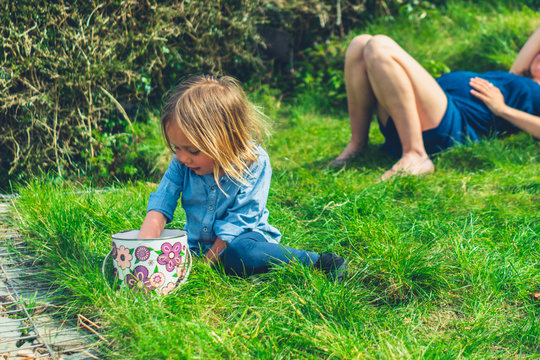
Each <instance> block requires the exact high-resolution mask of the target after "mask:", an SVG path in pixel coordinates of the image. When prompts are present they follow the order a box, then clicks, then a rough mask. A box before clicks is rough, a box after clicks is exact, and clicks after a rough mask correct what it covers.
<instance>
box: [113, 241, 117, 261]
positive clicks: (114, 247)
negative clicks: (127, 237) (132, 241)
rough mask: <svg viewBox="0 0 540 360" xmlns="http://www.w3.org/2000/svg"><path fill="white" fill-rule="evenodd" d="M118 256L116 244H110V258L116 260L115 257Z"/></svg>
mask: <svg viewBox="0 0 540 360" xmlns="http://www.w3.org/2000/svg"><path fill="white" fill-rule="evenodd" d="M117 256H118V249H117V248H116V244H115V243H114V241H113V242H112V258H113V259H114V260H116V257H117Z"/></svg>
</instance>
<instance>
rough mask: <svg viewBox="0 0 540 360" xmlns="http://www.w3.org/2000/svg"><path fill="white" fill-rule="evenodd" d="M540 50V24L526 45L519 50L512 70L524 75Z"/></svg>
mask: <svg viewBox="0 0 540 360" xmlns="http://www.w3.org/2000/svg"><path fill="white" fill-rule="evenodd" d="M538 52H540V26H539V27H538V28H536V30H535V32H534V33H533V34H532V35H531V36H530V37H529V39H528V40H527V42H526V43H525V45H523V47H522V48H521V50H520V51H519V54H518V56H517V57H516V60H515V61H514V63H513V64H512V67H511V68H510V72H511V73H513V74H517V75H523V73H525V72H527V71H528V70H529V68H530V66H531V62H532V60H533V59H534V57H535V56H536V54H538Z"/></svg>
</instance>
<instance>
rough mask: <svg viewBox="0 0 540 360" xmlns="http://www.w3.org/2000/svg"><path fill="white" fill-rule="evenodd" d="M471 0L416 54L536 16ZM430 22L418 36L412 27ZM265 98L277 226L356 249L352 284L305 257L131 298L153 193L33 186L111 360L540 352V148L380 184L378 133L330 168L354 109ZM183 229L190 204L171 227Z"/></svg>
mask: <svg viewBox="0 0 540 360" xmlns="http://www.w3.org/2000/svg"><path fill="white" fill-rule="evenodd" d="M457 6H458V5H455V6H454V8H450V9H449V11H456V14H452V13H449V14H444V16H443V15H440V18H445V17H446V18H448V19H453V21H454V22H455V23H456V24H460V26H456V25H452V26H450V27H448V28H442V29H439V30H438V31H439V32H438V33H436V34H434V33H433V32H434V31H435V29H434V28H431V27H430V24H428V23H425V22H424V23H421V24H420V25H418V24H412V25H409V29H410V30H411V31H410V39H409V41H410V43H411V44H412V45H411V46H412V47H414V48H417V49H422V47H425V48H430V45H431V46H432V47H433V48H436V47H441V48H444V47H448V46H449V45H448V44H452V43H455V44H457V45H456V46H457V47H458V48H459V47H460V46H461V45H460V44H463V43H464V42H465V41H467V40H466V39H464V38H463V36H464V34H468V36H469V40H471V39H479V38H482V36H483V35H482V31H480V30H479V28H478V26H480V25H479V24H480V23H479V22H476V20H475V19H476V18H479V19H480V21H481V23H482V24H483V25H482V27H484V28H485V29H492V30H493V29H496V28H497V27H498V26H499V25H500V24H503V23H505V24H509V23H511V22H512V21H516V22H519V23H520V24H521V25H519V26H518V25H516V29H518V28H520V29H521V28H522V26H524V21H523V20H522V19H523V18H528V19H529V20H532V18H533V16H532V15H531V12H530V11H529V10H527V9H525V10H524V11H523V12H517V13H509V12H508V11H503V10H501V11H500V12H498V13H500V15H497V16H495V17H490V16H484V13H483V12H481V11H480V10H478V9H477V10H478V11H476V12H474V11H473V10H474V9H475V7H474V5H471V4H468V5H467V6H468V7H467V9H468V10H467V14H463V13H460V12H457V10H455V9H456V7H457ZM460 6H462V7H465V5H460ZM452 9H454V10H452ZM499 10H500V9H499ZM473 13H474V15H473ZM458 20H460V21H462V22H458ZM475 22H476V23H475ZM405 23H406V22H403V23H401V22H399V23H396V25H395V26H396V29H399V30H400V31H402V30H403V29H404V28H406V25H405ZM473 23H475V24H476V25H475V24H473ZM373 26H375V25H373ZM378 26H386V25H378ZM424 26H425V27H426V28H425V30H422V31H421V30H418V31H420V32H419V34H423V35H421V36H425V39H423V38H420V37H418V38H417V39H416V40H415V41H414V42H413V40H412V39H413V38H414V37H415V36H418V35H415V34H417V33H416V30H415V29H413V27H418V28H419V29H422V28H423V27H424ZM460 27H462V28H463V31H462V32H460V31H459V29H460ZM392 29H394V28H392V27H389V29H388V31H386V33H389V34H390V35H392V33H391V31H397V30H395V29H394V30H392ZM413 30H414V31H413ZM490 31H491V30H490ZM516 31H517V30H516ZM402 36H403V37H404V36H405V35H402ZM471 41H472V40H471ZM441 44H442V45H441ZM415 45H416V46H415ZM416 51H422V50H416ZM448 51H449V52H451V51H452V49H449V50H448ZM473 58H474V57H469V59H473ZM256 99H257V100H258V101H259V102H260V103H261V104H262V105H264V106H265V108H266V109H268V110H269V112H270V115H271V117H272V118H274V119H276V124H275V128H274V135H273V137H272V138H270V139H269V140H268V141H267V142H266V144H265V147H266V149H267V150H268V152H269V154H270V157H271V160H272V165H273V170H274V174H273V183H272V188H271V191H270V197H269V204H268V207H269V210H270V214H271V215H270V220H271V222H272V223H273V224H274V225H275V226H276V227H278V228H279V229H280V230H281V231H282V232H283V240H282V243H283V244H285V245H290V246H294V247H298V248H304V249H309V250H314V251H321V252H322V251H334V252H337V253H339V254H342V255H344V256H346V257H347V258H348V259H349V260H350V262H351V266H350V274H349V277H348V279H347V280H346V282H345V283H344V284H334V283H332V282H330V281H328V280H327V279H326V278H325V276H324V275H323V274H321V273H320V272H318V271H314V270H311V269H308V268H305V267H302V266H299V265H297V264H293V265H291V266H288V267H282V268H276V269H275V270H274V271H272V272H270V273H268V274H264V275H261V276H258V277H255V278H249V279H240V278H236V277H230V276H226V275H224V274H222V273H221V272H219V271H214V270H212V269H209V268H208V267H207V266H205V265H204V264H202V263H201V262H198V261H197V262H195V264H194V268H193V270H192V273H191V275H190V278H189V281H188V282H187V283H186V284H185V285H184V286H183V287H182V288H181V290H180V291H179V292H177V293H176V294H174V295H171V296H167V297H163V298H144V297H142V296H139V295H136V294H131V293H129V292H125V291H115V290H114V289H113V288H112V287H111V285H110V284H109V282H108V281H107V280H106V279H104V278H103V276H102V274H101V262H102V260H103V258H104V256H105V255H106V253H107V251H108V250H109V247H110V242H111V238H110V237H111V234H113V233H115V232H118V231H123V230H127V229H134V228H138V227H139V226H140V224H141V222H142V219H143V217H144V215H145V207H146V201H147V198H148V195H149V194H150V192H151V191H152V190H153V189H154V186H153V185H150V184H147V183H143V182H140V183H133V184H117V185H115V186H116V187H115V188H109V189H108V191H102V192H101V191H100V192H97V191H95V190H96V189H94V188H92V187H90V186H88V185H84V184H73V183H65V182H61V181H59V180H58V179H56V180H48V179H43V180H35V181H32V182H29V183H27V184H23V185H19V187H18V188H17V191H18V192H19V194H20V195H21V197H20V198H19V199H18V200H17V201H16V204H15V208H14V213H16V214H18V215H20V219H18V220H17V225H18V226H20V227H21V229H22V230H21V231H23V232H24V234H25V235H27V237H28V240H29V241H30V243H31V244H32V246H33V247H34V248H35V250H36V252H37V256H38V257H39V258H40V259H43V260H44V262H45V264H46V266H47V269H48V270H49V274H50V279H51V281H53V282H55V283H57V284H59V285H60V286H61V287H62V288H63V289H64V292H63V293H62V294H61V296H62V297H63V298H64V301H65V302H66V304H67V305H68V308H69V309H70V311H71V312H73V313H82V314H86V315H94V316H99V318H100V319H101V323H102V324H103V325H104V328H105V336H106V338H107V339H108V340H109V341H110V342H111V344H110V345H109V346H106V347H105V348H104V351H106V352H107V353H109V354H110V356H111V358H114V359H185V358H203V359H221V358H224V359H244V358H254V359H279V358H282V359H358V358H374V359H379V358H380V359H392V358H396V359H404V358H405V359H407V358H422V359H456V358H458V359H459V358H462V359H465V358H466V359H514V358H524V359H534V358H540V304H539V303H538V301H534V300H532V299H531V297H530V296H529V295H530V294H531V293H532V292H533V291H535V290H540V261H539V259H540V242H539V234H540V211H539V210H540V207H539V204H540V157H539V154H540V144H539V143H538V142H537V141H535V140H533V139H532V138H531V137H530V136H528V135H527V134H517V135H514V136H511V137H507V138H504V139H490V140H487V141H485V142H483V143H480V144H473V145H469V146H460V147H456V148H454V149H451V150H449V151H445V152H444V153H442V154H440V155H438V156H437V157H435V158H434V163H435V166H436V172H435V173H434V174H430V175H427V176H424V177H419V178H415V177H404V178H397V179H394V180H392V181H388V182H384V183H378V182H377V180H378V178H379V176H380V175H381V174H382V172H383V171H384V170H385V169H387V168H388V167H389V166H391V165H392V162H393V159H391V158H389V157H388V156H386V155H384V154H383V153H381V152H379V150H378V146H379V145H380V144H381V143H382V141H383V139H382V136H381V135H380V133H379V131H378V129H377V126H376V124H373V126H372V128H371V136H370V139H371V144H370V145H369V147H368V149H367V152H366V156H365V157H364V158H362V159H360V160H359V161H358V162H357V163H356V164H354V165H353V166H351V167H350V168H347V169H343V170H341V171H338V172H336V171H329V170H324V169H323V165H324V164H325V163H326V162H327V161H329V160H330V159H332V158H333V157H334V156H335V155H337V154H338V153H339V151H340V150H341V149H342V148H343V146H344V145H345V144H346V142H347V141H348V137H349V129H348V120H347V116H346V114H345V113H344V112H343V111H340V110H339V109H338V110H336V111H333V112H332V113H331V114H328V113H329V112H328V111H324V110H325V109H319V108H317V106H316V104H314V103H313V101H314V99H313V98H308V99H306V101H297V102H296V103H294V104H293V105H290V104H285V103H279V102H278V100H276V98H275V97H274V96H272V92H271V91H268V90H266V91H263V92H261V93H259V94H258V96H257V97H256ZM278 104H279V106H278ZM183 221H184V214H183V212H182V211H181V210H179V211H177V212H176V215H175V219H174V221H173V223H172V224H171V226H172V227H181V226H182V224H183Z"/></svg>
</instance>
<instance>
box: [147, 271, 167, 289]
mask: <svg viewBox="0 0 540 360" xmlns="http://www.w3.org/2000/svg"><path fill="white" fill-rule="evenodd" d="M150 283H151V284H152V286H153V287H156V288H158V287H160V286H161V285H163V284H164V283H165V275H163V273H162V272H157V273H153V274H152V276H150Z"/></svg>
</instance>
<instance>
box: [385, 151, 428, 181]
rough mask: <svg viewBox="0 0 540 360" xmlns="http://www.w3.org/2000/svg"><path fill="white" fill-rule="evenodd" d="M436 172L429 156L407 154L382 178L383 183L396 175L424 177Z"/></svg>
mask: <svg viewBox="0 0 540 360" xmlns="http://www.w3.org/2000/svg"><path fill="white" fill-rule="evenodd" d="M434 170H435V166H434V165H433V162H431V160H430V159H429V157H427V155H423V156H422V155H417V154H405V155H403V157H402V158H401V159H399V161H398V162H397V163H395V164H394V166H392V168H391V169H390V170H388V171H387V172H385V173H384V174H383V175H382V176H381V181H385V180H388V179H389V178H391V177H392V176H395V175H424V174H429V173H432V172H433V171H434Z"/></svg>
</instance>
